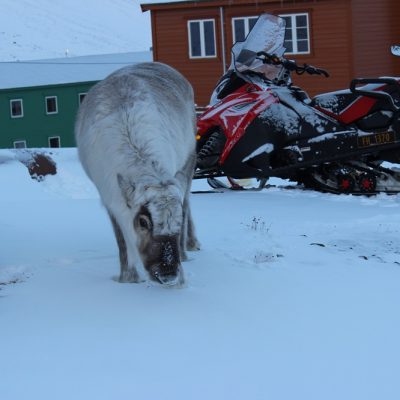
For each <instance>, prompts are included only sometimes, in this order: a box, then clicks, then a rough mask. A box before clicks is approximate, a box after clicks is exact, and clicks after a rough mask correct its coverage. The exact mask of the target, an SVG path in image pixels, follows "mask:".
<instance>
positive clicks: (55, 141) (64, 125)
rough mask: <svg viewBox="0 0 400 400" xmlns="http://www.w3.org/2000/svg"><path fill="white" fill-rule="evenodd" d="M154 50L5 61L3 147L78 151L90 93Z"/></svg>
mask: <svg viewBox="0 0 400 400" xmlns="http://www.w3.org/2000/svg"><path fill="white" fill-rule="evenodd" d="M151 59H152V55H151V53H150V52H139V53H119V54H107V55H97V56H85V57H73V58H63V59H55V60H40V61H21V62H2V63H0V148H24V147H30V148H32V147H35V148H37V147H39V148H41V147H74V146H75V141H74V123H75V117H76V113H77V110H78V108H79V104H80V103H81V101H82V100H83V98H84V96H85V94H86V93H87V92H88V90H89V89H90V88H91V87H92V86H93V85H94V84H95V83H96V82H98V81H100V80H102V79H104V78H105V77H106V76H107V75H109V74H110V73H111V72H113V71H115V70H117V69H119V68H122V67H123V66H126V65H129V64H133V63H137V62H143V61H151Z"/></svg>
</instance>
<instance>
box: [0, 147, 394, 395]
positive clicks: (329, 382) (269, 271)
mask: <svg viewBox="0 0 400 400" xmlns="http://www.w3.org/2000/svg"><path fill="white" fill-rule="evenodd" d="M53 158H54V159H55V161H56V162H57V166H58V174H57V175H55V176H48V177H46V179H45V180H44V181H43V182H40V183H39V182H37V181H34V180H31V179H30V177H29V175H28V172H27V170H26V168H25V167H24V166H23V165H22V164H21V163H19V162H18V161H16V160H15V157H14V153H12V152H11V151H8V150H1V151H0V187H1V188H2V190H1V196H0V231H1V252H0V398H1V399H4V400H24V399H29V400H34V399H41V400H47V399H49V400H50V399H51V400H54V399H57V400H63V399H65V400H71V399H74V400H81V399H82V400H88V399H96V400H103V399H104V400H109V399H140V400H154V399H163V400H166V399H171V400H180V399H182V400H188V399H190V400H197V399H199V400H204V399H210V400H214V399H215V400H221V399H229V400H236V399H237V400H243V399H249V400H256V399H257V400H265V399H279V400H281V399H284V400H293V399H296V400H314V399H315V400H321V399H324V400H330V399H332V400H337V399H341V400H344V399H348V400H350V399H351V400H354V399H362V400H369V399H371V400H376V399H385V400H395V399H399V398H400V379H399V360H400V339H399V338H400V313H399V308H400V290H399V282H400V239H399V236H400V235H399V233H400V196H387V195H379V196H374V197H370V198H366V197H356V196H346V195H342V196H337V195H331V194H321V193H316V192H313V191H301V190H297V189H292V190H288V189H283V188H279V187H275V188H270V189H268V190H264V191H262V192H246V193H243V192H229V193H223V194H221V193H212V194H193V195H192V199H191V200H192V207H193V211H194V218H195V222H196V225H197V232H198V236H199V238H200V240H201V242H202V249H201V250H200V251H199V252H195V253H191V259H190V261H188V262H185V263H184V269H185V271H186V277H187V281H188V283H187V285H186V287H185V288H182V289H165V288H162V287H159V286H156V285H154V284H149V282H144V283H141V284H120V283H118V282H116V281H115V280H114V279H113V278H114V277H115V276H116V275H117V274H118V255H117V246H116V243H115V241H114V237H113V233H112V229H111V226H110V223H109V221H108V219H107V216H106V213H105V212H104V210H103V208H102V206H101V204H100V201H99V198H98V195H97V193H96V191H95V189H94V188H93V186H92V184H91V183H90V182H89V181H88V179H87V178H86V176H85V175H84V173H83V171H82V169H81V167H80V165H79V162H78V160H77V156H76V151H75V150H74V149H63V150H57V151H54V152H53ZM205 187H206V185H205V183H204V182H201V181H197V182H194V184H193V189H199V188H205Z"/></svg>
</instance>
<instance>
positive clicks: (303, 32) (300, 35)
mask: <svg viewBox="0 0 400 400" xmlns="http://www.w3.org/2000/svg"><path fill="white" fill-rule="evenodd" d="M307 38H308V36H307V28H297V39H307Z"/></svg>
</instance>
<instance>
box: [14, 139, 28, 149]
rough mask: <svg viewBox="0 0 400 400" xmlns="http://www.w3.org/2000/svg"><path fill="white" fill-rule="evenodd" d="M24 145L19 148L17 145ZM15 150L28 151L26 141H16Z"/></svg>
mask: <svg viewBox="0 0 400 400" xmlns="http://www.w3.org/2000/svg"><path fill="white" fill-rule="evenodd" d="M20 143H22V144H23V146H22V147H17V144H20ZM14 149H26V140H14Z"/></svg>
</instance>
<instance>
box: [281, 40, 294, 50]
mask: <svg viewBox="0 0 400 400" xmlns="http://www.w3.org/2000/svg"><path fill="white" fill-rule="evenodd" d="M283 46H284V47H286V51H287V52H288V53H293V42H292V41H291V40H285V42H284V43H283Z"/></svg>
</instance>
